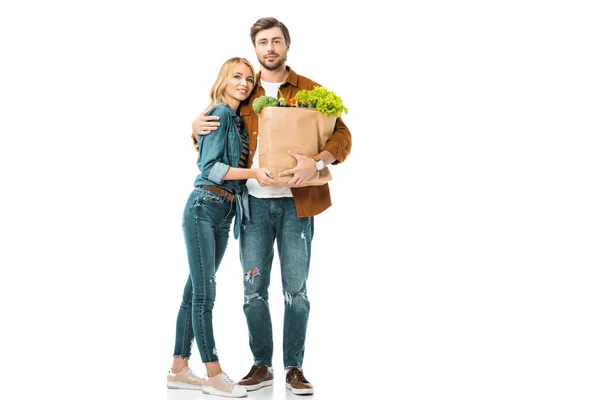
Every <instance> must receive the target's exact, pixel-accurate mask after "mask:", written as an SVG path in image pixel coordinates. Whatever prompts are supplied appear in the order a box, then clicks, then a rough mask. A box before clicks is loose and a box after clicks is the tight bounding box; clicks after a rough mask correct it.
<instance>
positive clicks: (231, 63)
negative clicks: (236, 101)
mask: <svg viewBox="0 0 600 400" xmlns="http://www.w3.org/2000/svg"><path fill="white" fill-rule="evenodd" d="M238 64H244V65H246V66H248V68H250V72H252V76H255V75H256V73H255V72H254V67H253V66H252V63H251V62H250V61H248V60H247V59H245V58H243V57H233V58H230V59H229V60H227V61H225V62H224V63H223V65H222V66H221V69H220V70H219V75H217V79H216V80H215V83H213V85H212V88H211V89H210V93H209V97H210V104H209V105H208V107H206V110H205V111H208V110H210V109H211V108H213V107H214V105H215V104H219V103H225V88H226V87H227V83H228V82H229V80H230V79H231V78H232V77H233V75H234V73H235V67H236V66H237V65H238ZM192 141H193V142H194V148H195V149H196V151H198V139H197V138H196V135H195V134H194V133H192Z"/></svg>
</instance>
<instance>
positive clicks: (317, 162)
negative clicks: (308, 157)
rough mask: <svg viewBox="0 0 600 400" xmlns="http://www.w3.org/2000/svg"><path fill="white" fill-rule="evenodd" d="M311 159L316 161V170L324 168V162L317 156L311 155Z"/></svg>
mask: <svg viewBox="0 0 600 400" xmlns="http://www.w3.org/2000/svg"><path fill="white" fill-rule="evenodd" d="M312 159H313V160H315V162H316V164H315V166H316V167H317V171H321V170H322V169H323V168H325V163H324V162H323V160H321V158H320V157H319V156H313V157H312Z"/></svg>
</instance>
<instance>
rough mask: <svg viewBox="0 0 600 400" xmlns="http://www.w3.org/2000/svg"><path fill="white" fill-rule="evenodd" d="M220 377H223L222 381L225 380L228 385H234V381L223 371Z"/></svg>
mask: <svg viewBox="0 0 600 400" xmlns="http://www.w3.org/2000/svg"><path fill="white" fill-rule="evenodd" d="M221 379H223V381H225V383H227V384H228V385H231V386H233V385H235V382H233V381H232V380H231V378H229V376H228V375H227V374H226V373H225V372H223V373H222V374H221Z"/></svg>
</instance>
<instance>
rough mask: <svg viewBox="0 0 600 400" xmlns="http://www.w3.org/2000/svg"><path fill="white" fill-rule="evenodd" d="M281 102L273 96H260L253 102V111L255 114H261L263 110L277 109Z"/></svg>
mask: <svg viewBox="0 0 600 400" xmlns="http://www.w3.org/2000/svg"><path fill="white" fill-rule="evenodd" d="M278 105H279V102H278V101H277V99H276V98H275V97H271V96H260V97H257V98H256V99H254V101H253V102H252V109H253V110H254V112H255V113H257V114H260V112H261V110H262V109H263V108H265V107H277V106H278Z"/></svg>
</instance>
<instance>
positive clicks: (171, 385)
mask: <svg viewBox="0 0 600 400" xmlns="http://www.w3.org/2000/svg"><path fill="white" fill-rule="evenodd" d="M167 387H168V388H169V389H188V390H202V385H192V384H191V383H183V382H167Z"/></svg>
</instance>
